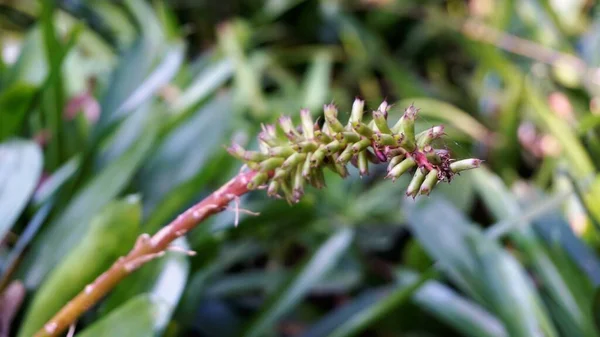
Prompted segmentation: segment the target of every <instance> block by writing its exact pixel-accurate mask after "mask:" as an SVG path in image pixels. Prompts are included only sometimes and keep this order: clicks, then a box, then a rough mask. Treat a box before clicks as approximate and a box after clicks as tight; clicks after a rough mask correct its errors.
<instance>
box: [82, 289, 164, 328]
mask: <svg viewBox="0 0 600 337" xmlns="http://www.w3.org/2000/svg"><path fill="white" fill-rule="evenodd" d="M164 306H165V303H163V301H162V300H161V299H159V298H154V297H152V295H149V294H143V295H139V296H137V297H135V298H132V299H130V300H129V301H127V303H125V304H123V305H122V306H120V307H118V308H116V309H115V310H113V311H111V312H110V313H109V314H107V315H106V316H104V317H102V318H101V319H100V320H98V321H97V322H95V323H94V324H92V325H91V326H89V327H88V328H86V329H84V330H83V331H82V332H80V333H77V337H105V336H128V337H150V336H155V334H156V333H157V332H158V331H160V330H162V329H163V324H164V323H165V318H164V317H163V316H162V314H161V312H163V307H164Z"/></svg>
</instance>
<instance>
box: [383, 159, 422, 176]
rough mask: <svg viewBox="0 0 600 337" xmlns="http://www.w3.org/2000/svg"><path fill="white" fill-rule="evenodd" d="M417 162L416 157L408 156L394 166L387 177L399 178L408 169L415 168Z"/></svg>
mask: <svg viewBox="0 0 600 337" xmlns="http://www.w3.org/2000/svg"><path fill="white" fill-rule="evenodd" d="M415 165H417V163H416V162H415V160H414V159H412V158H410V157H408V158H406V159H404V160H403V161H401V162H400V163H399V164H398V165H396V166H394V167H393V168H392V169H391V170H390V171H389V172H388V174H387V176H386V178H392V180H394V181H395V180H396V179H398V178H399V177H400V176H401V175H403V174H404V173H406V171H408V170H410V169H411V168H413V167H414V166H415Z"/></svg>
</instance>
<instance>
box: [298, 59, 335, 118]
mask: <svg viewBox="0 0 600 337" xmlns="http://www.w3.org/2000/svg"><path fill="white" fill-rule="evenodd" d="M332 63H333V60H332V56H331V53H330V52H328V51H326V50H324V51H320V52H317V53H316V54H315V56H314V58H313V62H312V64H311V65H310V67H309V68H308V71H307V72H306V79H305V80H304V88H303V90H304V96H303V99H302V107H303V108H307V109H310V110H313V111H314V110H316V109H319V108H321V107H322V106H323V104H325V103H326V102H327V101H328V100H329V87H330V78H331V68H332Z"/></svg>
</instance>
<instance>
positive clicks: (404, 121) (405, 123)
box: [392, 104, 417, 143]
mask: <svg viewBox="0 0 600 337" xmlns="http://www.w3.org/2000/svg"><path fill="white" fill-rule="evenodd" d="M416 116H417V109H416V108H415V107H414V106H413V105H412V104H411V106H409V107H408V108H406V110H404V115H402V117H401V118H400V120H399V121H398V123H397V124H396V125H395V126H394V128H398V129H401V130H402V133H403V134H404V137H405V138H406V139H407V141H408V142H412V143H414V142H415V119H416ZM394 128H392V130H394ZM394 132H395V133H398V132H400V130H394Z"/></svg>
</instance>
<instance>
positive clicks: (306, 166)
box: [302, 153, 312, 179]
mask: <svg viewBox="0 0 600 337" xmlns="http://www.w3.org/2000/svg"><path fill="white" fill-rule="evenodd" d="M311 158H312V153H308V154H307V155H306V159H305V160H304V163H303V164H302V176H303V177H304V179H308V178H309V177H310V173H311V167H310V163H311Z"/></svg>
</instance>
